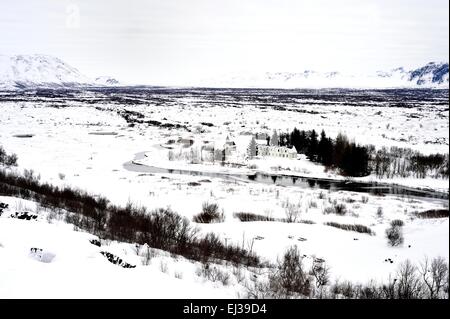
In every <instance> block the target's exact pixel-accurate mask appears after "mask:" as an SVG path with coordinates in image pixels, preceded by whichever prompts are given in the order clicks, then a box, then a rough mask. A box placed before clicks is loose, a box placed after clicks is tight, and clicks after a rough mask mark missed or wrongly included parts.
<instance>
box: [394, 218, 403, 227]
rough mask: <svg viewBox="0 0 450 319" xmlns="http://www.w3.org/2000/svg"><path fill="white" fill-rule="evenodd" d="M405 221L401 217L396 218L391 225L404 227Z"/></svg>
mask: <svg viewBox="0 0 450 319" xmlns="http://www.w3.org/2000/svg"><path fill="white" fill-rule="evenodd" d="M403 225H405V222H404V221H403V220H401V219H394V220H392V221H391V227H403Z"/></svg>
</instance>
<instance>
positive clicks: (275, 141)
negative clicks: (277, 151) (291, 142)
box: [270, 130, 279, 146]
mask: <svg viewBox="0 0 450 319" xmlns="http://www.w3.org/2000/svg"><path fill="white" fill-rule="evenodd" d="M270 145H272V146H278V145H279V140H278V133H277V131H275V130H273V134H272V138H271V139H270Z"/></svg>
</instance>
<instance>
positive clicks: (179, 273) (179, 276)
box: [174, 271, 183, 279]
mask: <svg viewBox="0 0 450 319" xmlns="http://www.w3.org/2000/svg"><path fill="white" fill-rule="evenodd" d="M174 276H175V278H177V279H183V273H182V272H178V271H176V272H175V274H174Z"/></svg>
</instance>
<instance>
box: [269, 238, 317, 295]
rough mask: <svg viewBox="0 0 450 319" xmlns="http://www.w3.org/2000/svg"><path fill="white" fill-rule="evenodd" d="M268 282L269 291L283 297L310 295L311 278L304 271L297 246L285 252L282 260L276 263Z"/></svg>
mask: <svg viewBox="0 0 450 319" xmlns="http://www.w3.org/2000/svg"><path fill="white" fill-rule="evenodd" d="M269 282H270V287H271V290H273V291H274V292H277V293H279V294H282V295H285V296H290V295H292V294H300V295H303V296H309V295H310V293H311V277H310V275H309V274H308V273H307V271H305V269H304V266H303V257H301V255H300V252H299V250H298V248H297V246H292V247H291V248H289V249H288V250H287V251H286V252H285V254H284V256H283V259H282V260H281V261H279V262H278V267H277V270H276V272H274V273H273V274H271V275H270V276H269Z"/></svg>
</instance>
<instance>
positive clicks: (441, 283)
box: [419, 257, 448, 299]
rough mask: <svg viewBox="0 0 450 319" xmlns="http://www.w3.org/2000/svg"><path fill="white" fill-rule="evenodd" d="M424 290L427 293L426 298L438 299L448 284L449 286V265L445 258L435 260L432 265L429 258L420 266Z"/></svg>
mask: <svg viewBox="0 0 450 319" xmlns="http://www.w3.org/2000/svg"><path fill="white" fill-rule="evenodd" d="M419 272H420V275H421V277H422V281H423V283H424V288H425V291H426V298H429V299H437V298H440V297H444V298H445V296H441V294H442V293H443V292H444V289H445V285H446V283H447V284H448V265H447V264H446V262H445V260H444V258H442V257H437V258H434V259H433V260H432V261H431V263H430V262H429V260H428V258H426V257H425V260H424V261H423V262H422V263H421V264H420V268H419Z"/></svg>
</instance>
